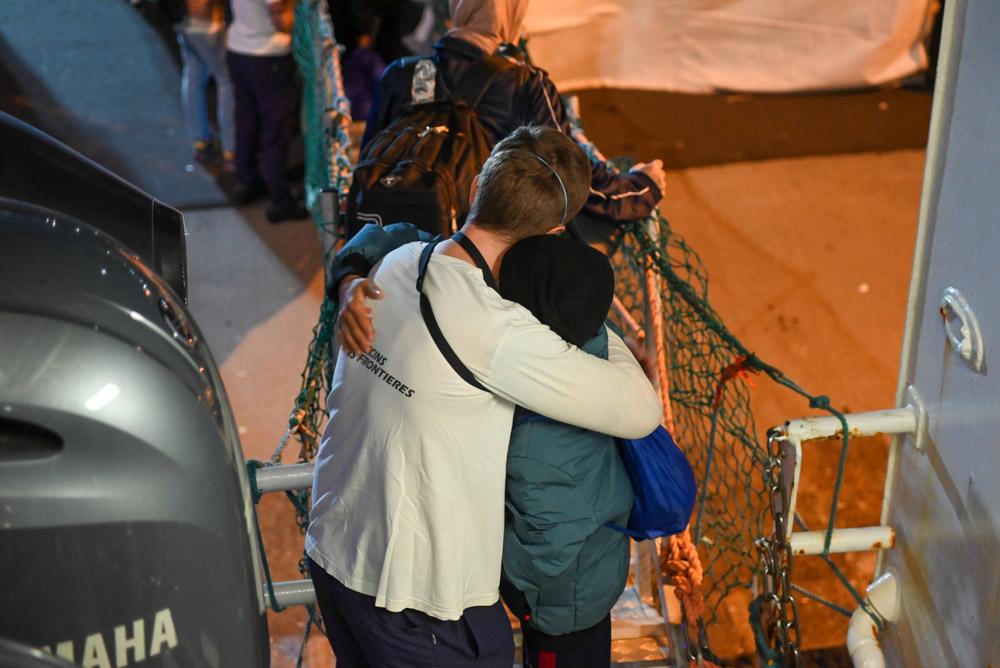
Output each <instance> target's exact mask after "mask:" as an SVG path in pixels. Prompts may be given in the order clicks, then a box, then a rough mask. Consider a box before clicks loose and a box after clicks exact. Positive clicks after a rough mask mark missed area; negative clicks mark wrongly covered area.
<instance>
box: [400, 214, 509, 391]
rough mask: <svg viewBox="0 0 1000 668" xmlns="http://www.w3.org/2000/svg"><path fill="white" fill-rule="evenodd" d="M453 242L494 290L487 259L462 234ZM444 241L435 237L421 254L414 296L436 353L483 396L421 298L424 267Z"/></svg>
mask: <svg viewBox="0 0 1000 668" xmlns="http://www.w3.org/2000/svg"><path fill="white" fill-rule="evenodd" d="M451 238H452V240H453V241H455V242H456V243H458V245H459V246H461V247H462V249H463V250H464V251H465V252H466V253H468V254H469V256H470V257H472V261H473V262H475V263H476V266H477V267H479V269H480V271H482V272H483V279H484V280H485V281H486V285H488V286H489V287H491V288H493V289H494V290H497V291H498V292H499V290H498V289H497V284H496V280H494V278H493V271H492V270H490V266H489V265H488V264H487V263H486V258H484V257H483V254H482V253H480V252H479V249H478V248H476V245H475V244H474V243H472V241H471V240H470V239H469V238H468V237H467V236H465V235H464V234H462V233H461V232H456V233H455V234H453V235H452V236H451ZM442 241H444V237H441V236H438V237H437V238H435V239H434V241H432V242H430V243H429V244H427V245H426V246H424V250H423V252H422V253H421V254H420V261H419V263H418V264H417V292H419V293H420V315H421V316H423V319H424V324H426V325H427V331H428V332H430V335H431V338H432V339H434V343H435V345H437V347H438V350H440V351H441V354H442V355H444V358H445V359H446V360H447V361H448V364H449V365H450V366H451V368H452V369H454V370H455V373H457V374H458V375H459V377H460V378H461V379H462V380H464V381H465V382H467V383H468V384H469V385H472V386H473V387H474V388H476V389H477V390H482V391H483V392H489V390H488V389H486V388H485V387H483V385H482V384H481V383H480V382H479V381H478V380H476V377H475V376H474V375H473V374H472V371H471V370H470V369H469V367H467V366H465V364H464V363H463V362H462V360H460V359H459V358H458V355H456V354H455V351H454V350H453V349H452V347H451V344H449V343H448V340H447V339H445V338H444V334H442V333H441V328H440V327H439V326H438V322H437V318H435V317H434V310H433V309H432V308H431V303H430V300H428V299H427V295H425V294H424V291H423V287H424V276H425V275H426V274H427V265H428V264H430V260H431V255H432V254H433V253H434V247H435V246H437V245H438V244H439V243H441V242H442Z"/></svg>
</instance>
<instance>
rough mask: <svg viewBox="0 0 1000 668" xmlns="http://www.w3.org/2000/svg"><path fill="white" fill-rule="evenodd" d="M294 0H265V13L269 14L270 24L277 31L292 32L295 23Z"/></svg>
mask: <svg viewBox="0 0 1000 668" xmlns="http://www.w3.org/2000/svg"><path fill="white" fill-rule="evenodd" d="M294 6H295V0H267V13H268V14H269V15H270V16H271V25H273V26H274V29H275V30H277V31H278V32H289V33H290V32H292V25H293V24H294V23H295V12H294Z"/></svg>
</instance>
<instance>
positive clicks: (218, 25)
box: [175, 0, 236, 172]
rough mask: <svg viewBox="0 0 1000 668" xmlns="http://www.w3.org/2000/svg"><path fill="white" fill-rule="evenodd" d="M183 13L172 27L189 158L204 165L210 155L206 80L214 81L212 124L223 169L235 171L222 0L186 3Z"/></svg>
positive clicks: (211, 132) (233, 120) (233, 105)
mask: <svg viewBox="0 0 1000 668" xmlns="http://www.w3.org/2000/svg"><path fill="white" fill-rule="evenodd" d="M185 9H186V15H185V17H184V19H183V20H181V21H180V22H179V23H178V24H177V25H176V26H175V30H176V32H177V43H178V44H179V45H180V52H181V61H182V63H183V66H184V68H183V71H182V73H181V103H182V105H183V108H184V119H185V121H186V124H187V131H188V138H189V139H190V140H191V145H192V147H193V151H194V154H193V159H194V160H195V161H196V162H200V163H202V164H207V163H208V162H210V161H211V159H212V157H213V151H212V147H213V143H214V141H213V140H214V139H215V132H214V130H213V128H212V123H211V121H210V120H209V115H208V99H207V96H206V93H207V90H208V82H209V81H210V80H213V79H214V80H215V89H216V123H217V125H218V129H219V139H220V141H219V142H218V143H219V147H220V149H221V151H222V166H223V170H225V171H227V172H233V171H235V169H236V164H235V162H234V151H235V149H236V117H235V113H236V112H235V109H236V103H235V101H234V97H233V83H232V80H231V79H230V78H229V68H228V67H227V66H226V24H225V19H224V14H223V6H222V1H221V0H186V2H185Z"/></svg>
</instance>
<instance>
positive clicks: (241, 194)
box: [232, 183, 264, 206]
mask: <svg viewBox="0 0 1000 668" xmlns="http://www.w3.org/2000/svg"><path fill="white" fill-rule="evenodd" d="M263 194H264V189H263V188H262V187H261V186H260V184H259V183H255V184H253V185H249V186H248V185H244V184H242V183H237V184H236V185H235V186H233V191H232V200H233V201H234V202H236V203H237V204H239V205H241V206H242V205H244V204H250V203H251V202H253V201H254V200H256V199H257V198H259V197H260V196H261V195H263Z"/></svg>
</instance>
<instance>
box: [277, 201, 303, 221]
mask: <svg viewBox="0 0 1000 668" xmlns="http://www.w3.org/2000/svg"><path fill="white" fill-rule="evenodd" d="M308 217H309V210H308V209H307V208H305V207H304V206H302V205H301V204H299V203H298V202H296V203H295V204H290V205H288V206H283V207H276V206H274V205H270V206H268V207H267V220H268V222H269V223H283V222H285V221H286V220H302V219H303V218H308Z"/></svg>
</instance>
